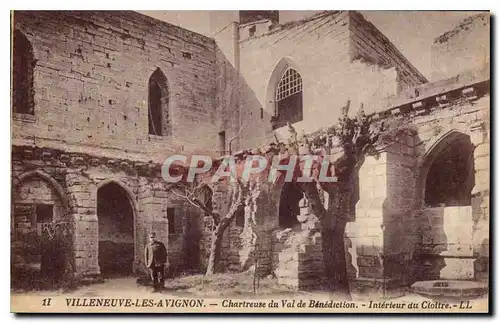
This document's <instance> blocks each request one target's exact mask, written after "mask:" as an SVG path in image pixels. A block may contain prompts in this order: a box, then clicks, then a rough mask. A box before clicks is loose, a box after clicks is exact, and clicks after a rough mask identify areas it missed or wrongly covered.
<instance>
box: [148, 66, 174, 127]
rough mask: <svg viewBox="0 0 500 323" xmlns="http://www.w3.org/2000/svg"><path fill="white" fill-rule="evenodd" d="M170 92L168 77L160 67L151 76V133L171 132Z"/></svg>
mask: <svg viewBox="0 0 500 323" xmlns="http://www.w3.org/2000/svg"><path fill="white" fill-rule="evenodd" d="M168 94H169V93H168V86H167V78H166V77H165V74H163V72H162V71H161V70H160V69H159V68H158V69H156V71H155V72H154V73H153V74H152V75H151V77H150V78H149V105H148V132H149V134H151V135H156V136H165V135H169V134H170V122H169V120H170V119H169V113H168Z"/></svg>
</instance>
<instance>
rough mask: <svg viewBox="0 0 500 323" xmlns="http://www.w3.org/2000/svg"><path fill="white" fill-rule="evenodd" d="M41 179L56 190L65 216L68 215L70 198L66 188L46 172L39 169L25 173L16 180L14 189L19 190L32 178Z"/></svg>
mask: <svg viewBox="0 0 500 323" xmlns="http://www.w3.org/2000/svg"><path fill="white" fill-rule="evenodd" d="M36 177H38V178H40V179H42V180H44V181H46V182H47V183H49V184H50V186H51V187H52V188H54V189H55V190H56V192H57V194H58V195H59V198H60V199H61V203H62V205H63V210H64V215H67V214H68V209H69V202H68V197H67V195H66V192H65V190H64V188H63V187H62V186H61V184H59V182H57V181H56V180H55V179H54V178H53V177H52V176H50V175H49V174H47V173H45V172H44V171H41V170H39V169H37V170H33V171H28V172H25V173H22V174H20V175H19V176H17V178H15V179H14V188H15V189H18V188H19V187H20V186H21V185H22V183H23V182H26V181H28V180H30V179H32V178H36Z"/></svg>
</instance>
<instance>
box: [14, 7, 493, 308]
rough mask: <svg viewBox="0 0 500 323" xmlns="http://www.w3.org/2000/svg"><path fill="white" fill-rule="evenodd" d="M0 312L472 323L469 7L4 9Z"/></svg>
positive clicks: (480, 227) (477, 283)
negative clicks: (1, 308)
mask: <svg viewBox="0 0 500 323" xmlns="http://www.w3.org/2000/svg"><path fill="white" fill-rule="evenodd" d="M10 14H11V21H10V24H11V30H10V33H11V39H10V40H11V43H10V51H11V53H10V66H11V68H10V71H11V82H10V94H11V98H10V99H11V100H10V102H11V113H10V116H11V118H10V126H11V128H10V132H11V141H10V146H11V147H10V156H9V157H10V158H9V159H10V174H11V183H10V188H11V195H10V200H11V203H10V212H11V216H10V297H11V299H10V301H11V304H10V311H11V312H13V313H309V314H311V313H314V314H316V313H317V314H320V313H322V314H328V313H344V314H345V313H384V314H385V313H407V314H415V313H417V314H425V313H432V314H433V313H445V314H451V313H463V314H466V313H468V314H470V313H484V314H487V313H490V312H491V310H492V309H491V308H490V307H491V305H490V298H491V295H490V293H491V284H490V281H491V279H490V268H491V261H490V251H491V246H490V232H492V230H491V228H490V132H491V116H490V92H491V85H490V69H491V65H490V51H491V50H490V37H491V35H490V34H491V33H490V12H489V11H362V10H360V11H356V10H340V11H334V10H326V11H324V10H323V11H320V10H315V11H293V10H267V11H266V10H205V11H202V10H191V11H174V10H171V11H165V10H163V11H162V10H156V11H116V10H109V11H96V10H85V11H68V10H59V11H45V10H13V11H11V13H10Z"/></svg>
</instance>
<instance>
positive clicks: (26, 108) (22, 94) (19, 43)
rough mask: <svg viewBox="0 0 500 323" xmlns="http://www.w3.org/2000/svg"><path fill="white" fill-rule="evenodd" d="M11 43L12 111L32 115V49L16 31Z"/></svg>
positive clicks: (22, 35)
mask: <svg viewBox="0 0 500 323" xmlns="http://www.w3.org/2000/svg"><path fill="white" fill-rule="evenodd" d="M12 43H13V46H12V47H13V53H12V111H13V112H14V113H23V114H34V91H33V67H34V65H35V59H34V57H33V48H32V46H31V43H30V41H29V40H28V38H26V36H25V35H24V34H23V33H22V32H20V31H19V30H17V29H15V30H14V35H13V42H12Z"/></svg>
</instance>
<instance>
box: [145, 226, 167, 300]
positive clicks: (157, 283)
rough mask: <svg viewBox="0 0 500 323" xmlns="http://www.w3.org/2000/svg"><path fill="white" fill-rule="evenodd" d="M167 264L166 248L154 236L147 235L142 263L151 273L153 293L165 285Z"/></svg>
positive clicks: (153, 234)
mask: <svg viewBox="0 0 500 323" xmlns="http://www.w3.org/2000/svg"><path fill="white" fill-rule="evenodd" d="M166 262H167V248H165V245H164V244H163V242H160V241H158V240H156V234H155V233H154V232H152V233H151V234H150V235H149V243H148V244H147V245H146V248H145V250H144V263H145V264H146V267H147V268H148V269H149V271H150V273H151V279H152V280H153V288H154V289H153V292H158V291H160V290H161V289H162V288H163V287H165V286H164V284H165V263H166Z"/></svg>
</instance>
